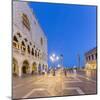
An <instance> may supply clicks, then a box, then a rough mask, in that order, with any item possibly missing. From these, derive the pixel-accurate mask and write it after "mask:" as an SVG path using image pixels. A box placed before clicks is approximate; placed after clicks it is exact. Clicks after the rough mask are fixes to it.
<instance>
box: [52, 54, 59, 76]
mask: <svg viewBox="0 0 100 100" xmlns="http://www.w3.org/2000/svg"><path fill="white" fill-rule="evenodd" d="M50 60H51V62H52V63H53V64H54V65H53V71H54V74H53V75H54V76H55V68H56V66H55V62H56V61H58V60H59V57H58V56H56V55H55V54H52V55H51V56H50Z"/></svg>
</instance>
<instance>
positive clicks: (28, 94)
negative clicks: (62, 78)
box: [22, 88, 46, 98]
mask: <svg viewBox="0 0 100 100" xmlns="http://www.w3.org/2000/svg"><path fill="white" fill-rule="evenodd" d="M44 90H46V89H44V88H37V89H32V90H31V91H30V92H29V93H27V94H26V95H25V96H23V97H22V98H28V97H29V96H30V95H31V94H32V93H34V92H35V91H44Z"/></svg>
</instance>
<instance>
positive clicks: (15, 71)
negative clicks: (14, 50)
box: [12, 58, 18, 76]
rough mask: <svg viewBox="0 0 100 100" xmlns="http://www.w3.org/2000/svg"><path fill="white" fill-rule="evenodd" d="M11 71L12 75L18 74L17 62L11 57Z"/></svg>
mask: <svg viewBox="0 0 100 100" xmlns="http://www.w3.org/2000/svg"><path fill="white" fill-rule="evenodd" d="M12 72H13V75H14V76H17V75H18V62H17V60H16V59H15V58H13V66H12Z"/></svg>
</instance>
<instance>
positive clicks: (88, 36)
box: [29, 2, 96, 66]
mask: <svg viewBox="0 0 100 100" xmlns="http://www.w3.org/2000/svg"><path fill="white" fill-rule="evenodd" d="M29 6H30V8H32V9H33V11H34V12H35V15H36V18H37V19H38V21H39V23H40V26H41V27H42V29H43V31H44V32H45V35H46V36H47V40H48V55H51V54H52V53H55V54H56V55H60V54H63V56H64V57H63V64H64V66H74V65H77V62H78V61H77V54H80V61H81V66H83V65H84V53H85V52H86V51H88V50H90V49H92V48H94V47H96V7H95V6H81V5H72V4H66V5H65V4H50V3H36V2H30V3H29ZM49 64H50V61H49Z"/></svg>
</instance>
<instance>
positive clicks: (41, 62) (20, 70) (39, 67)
mask: <svg viewBox="0 0 100 100" xmlns="http://www.w3.org/2000/svg"><path fill="white" fill-rule="evenodd" d="M12 42H13V44H12V45H13V59H12V61H13V62H12V64H13V66H12V67H13V74H14V75H17V76H23V75H27V74H43V73H46V71H47V69H48V63H47V60H48V58H47V56H48V52H47V38H46V36H45V34H44V32H43V30H42V29H41V27H40V25H39V23H38V21H37V19H36V17H35V14H34V11H33V10H32V9H31V8H30V7H29V5H28V3H27V2H17V1H13V40H12Z"/></svg>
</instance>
